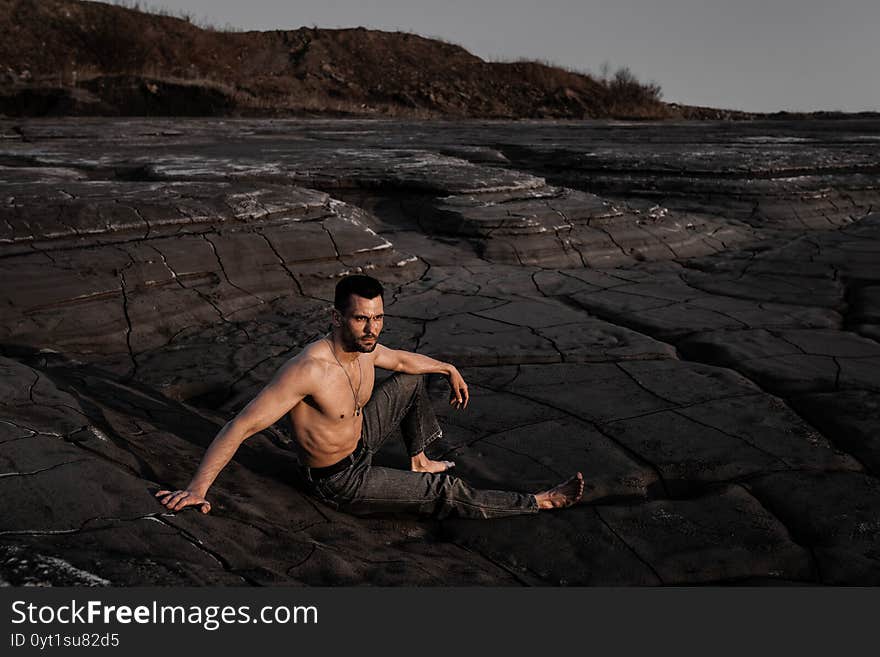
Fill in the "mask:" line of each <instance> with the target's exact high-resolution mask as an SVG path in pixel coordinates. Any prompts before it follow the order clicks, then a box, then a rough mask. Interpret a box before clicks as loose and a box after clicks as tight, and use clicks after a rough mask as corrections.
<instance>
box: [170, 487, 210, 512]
mask: <svg viewBox="0 0 880 657" xmlns="http://www.w3.org/2000/svg"><path fill="white" fill-rule="evenodd" d="M156 497H157V498H159V502H161V503H162V504H164V505H165V506H166V507H167V508H168V509H169V510H170V511H180V510H182V509H185V508H186V507H188V506H201V507H202V513H208V512H209V511H210V510H211V503H210V502H209V501H208V500H206V499H205V498H204V497H202V496H201V495H199V494H198V493H194V492H192V491H191V490H175V491H171V490H160V491H159V492H158V493H156Z"/></svg>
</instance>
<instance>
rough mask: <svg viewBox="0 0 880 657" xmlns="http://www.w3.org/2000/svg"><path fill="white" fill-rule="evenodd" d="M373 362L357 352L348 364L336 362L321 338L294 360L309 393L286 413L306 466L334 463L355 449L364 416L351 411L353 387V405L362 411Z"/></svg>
mask: <svg viewBox="0 0 880 657" xmlns="http://www.w3.org/2000/svg"><path fill="white" fill-rule="evenodd" d="M374 360H375V359H374V356H373V354H370V353H359V354H358V357H357V358H356V359H355V360H354V361H352V362H351V363H348V362H347V361H346V359H343V360H342V361H341V362H337V361H336V359H335V358H334V357H333V352H332V351H331V348H330V342H329V341H328V340H327V339H323V338H322V339H320V340H318V341H317V342H313V343H311V344H310V345H308V346H307V347H306V348H305V349H303V351H301V352H300V353H299V354H298V355H297V356H296V357H294V358H293V359H292V363H291V364H293V363H296V364H297V366H298V367H300V368H302V371H303V374H304V376H307V377H308V380H309V382H310V385H309V394H307V395H306V396H305V397H304V398H303V399H302V401H300V402H299V403H298V404H296V405H295V406H294V407H293V408H291V409H290V412H289V417H290V421H291V424H292V425H293V431H294V434H295V436H296V440H297V443H298V448H299V451H300V457H301V458H303V460H304V461H305V463H306V464H307V465H309V466H310V467H324V466H327V465H331V464H333V463H336V462H337V461H339V460H341V459H343V458H345V457H346V456H348V455H349V454H350V453H351V452H352V451H354V449H355V447H356V446H357V441H358V439H359V438H360V435H361V427H362V425H363V415H362V414H356V413H355V397H354V394H353V391H352V388H354V391H358V389H359V394H358V400H357V405H358V407H361V408H362V407H363V406H364V404H366V403H367V400H369V398H370V395H371V394H372V392H373V384H374V383H375V379H376V377H375V366H374ZM343 368H344V370H343ZM346 372H347V373H348V378H346V374H345V373H346ZM349 381H350V382H349Z"/></svg>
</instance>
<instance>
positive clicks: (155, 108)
mask: <svg viewBox="0 0 880 657" xmlns="http://www.w3.org/2000/svg"><path fill="white" fill-rule="evenodd" d="M135 7H136V5H132V6H130V7H121V6H112V5H107V4H101V3H95V2H80V1H77V0H40V1H37V0H0V30H2V32H3V34H5V35H8V37H7V38H5V39H4V40H3V42H2V43H0V76H2V81H0V112H2V113H5V114H7V115H45V114H50V115H52V114H54V115H58V114H98V115H102V114H103V115H181V114H182V115H302V114H328V113H329V114H347V115H367V116H370V115H378V116H406V117H423V118H430V117H450V118H456V117H475V118H476V117H479V118H578V119H579V118H602V117H617V118H671V117H675V116H681V112H680V110H679V109H677V108H673V107H671V106H670V105H667V104H666V103H663V102H662V101H661V91H660V88H659V86H658V85H656V84H642V83H641V82H639V81H638V80H637V79H636V77H635V76H634V75H633V74H632V73H631V72H630V71H629V70H628V69H625V68H624V69H620V70H619V71H618V72H617V73H616V74H615V75H613V76H607V77H605V78H602V79H596V78H594V77H592V76H589V75H585V74H581V73H577V72H572V71H567V70H564V69H562V68H558V67H554V66H551V65H548V64H545V63H539V62H510V63H498V62H485V61H483V60H482V59H480V58H479V57H476V56H474V55H472V54H470V53H469V52H467V51H466V50H464V49H463V48H461V47H459V46H456V45H454V44H450V43H445V42H443V41H438V40H435V39H426V38H423V37H420V36H418V35H415V34H410V33H401V32H381V31H376V30H366V29H363V28H355V29H339V30H325V29H315V28H299V29H296V30H275V31H268V32H240V31H230V30H224V31H221V30H217V29H214V28H211V27H210V26H206V27H200V26H198V25H196V24H194V23H193V20H192V17H186V16H185V17H183V18H180V17H175V16H170V15H163V14H161V13H145V12H143V11H139V10H138V9H137V8H135Z"/></svg>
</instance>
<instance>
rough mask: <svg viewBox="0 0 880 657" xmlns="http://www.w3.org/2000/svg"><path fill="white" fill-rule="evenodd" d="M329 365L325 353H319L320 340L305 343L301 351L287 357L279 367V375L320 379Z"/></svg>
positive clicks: (308, 379) (304, 380) (311, 379)
mask: <svg viewBox="0 0 880 657" xmlns="http://www.w3.org/2000/svg"><path fill="white" fill-rule="evenodd" d="M330 365H331V363H330V361H329V359H328V358H326V354H322V353H321V349H320V341H318V342H313V343H311V344H309V345H307V346H306V347H305V348H304V349H303V350H302V351H300V352H299V353H298V354H296V355H295V356H293V357H291V358H289V359H288V360H287V361H286V362H285V363H284V364H283V365H282V366H281V367H280V368H279V369H278V374H279V377H282V378H297V379H301V380H303V382H308V381H320V380H321V379H322V378H323V377H325V376H326V374H327V368H328V367H329V366H330Z"/></svg>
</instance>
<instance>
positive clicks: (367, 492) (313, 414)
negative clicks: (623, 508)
mask: <svg viewBox="0 0 880 657" xmlns="http://www.w3.org/2000/svg"><path fill="white" fill-rule="evenodd" d="M382 296H383V289H382V285H381V284H380V283H379V281H377V280H376V279H374V278H371V277H369V276H360V275H358V276H349V277H347V278H344V279H342V280H341V281H340V282H339V284H338V285H337V286H336V297H335V300H334V310H333V318H332V321H333V329H332V331H331V333H330V334H329V335H327V336H325V337H323V338H321V339H319V340H317V341H315V342H312V343H311V344H309V345H308V346H306V348H305V349H303V350H302V351H301V352H300V353H299V354H298V355H297V356H295V357H294V358H292V359H290V360H289V361H288V362H287V363H286V364H285V365H283V366H282V367H281V369H280V370H279V371H278V373H277V374H276V375H275V377H274V378H273V379H272V381H271V382H270V383H269V384H268V385H267V386H266V387H265V388H264V389H263V390H262V391H261V392H260V393H259V394H258V395H257V396H256V397H255V398H254V399H253V400H252V401H251V402H250V403H249V404H248V405H247V406H246V407H245V408H244V409H243V410H242V411H241V412H240V413H239V414H238V415H237V416H236V417H235V418H234V419H232V420H231V421H230V422H228V423H227V424H226V425H225V426H224V427H223V429H221V430H220V432H219V433H218V434H217V437H216V438H214V441H213V442H212V443H211V445H210V446H209V447H208V450H207V452H206V453H205V455H204V457H203V458H202V462H201V463H200V464H199V467H198V469H197V470H196V473H195V475H194V476H193V478H192V481H190V483H189V485H188V486H187V487H186V489H185V490H176V491H170V490H160V491H159V492H158V493H156V497H158V498H159V500H160V502H161V503H162V504H164V505H165V506H166V507H167V508H168V509H170V510H172V511H180V510H181V509H184V508H185V507H187V506H199V507H201V510H202V513H208V512H209V511H210V510H211V503H210V502H209V501H208V500H207V499H206V498H205V496H206V495H207V493H208V488H210V486H211V484H212V483H213V482H214V480H215V479H216V478H217V475H218V474H220V471H221V470H222V469H223V467H224V466H225V465H226V464H227V463H229V460H230V459H231V458H232V456H233V455H234V454H235V452H236V450H237V449H238V446H239V445H241V443H242V442H243V441H244V440H245V439H247V438H249V437H250V436H252V435H254V434H255V433H258V432H260V431H262V430H263V429H265V428H267V427H269V426H270V425H271V424H273V423H274V422H276V421H277V420H278V419H279V418H281V417H282V416H283V415H284V414H285V413H290V420H291V423H292V424H293V429H294V433H295V435H296V440H297V443H298V444H297V447H298V450H299V457H300V462H301V464H302V465H301V471H302V474H303V478H304V480H305V481H306V483H307V486H308V488H309V492H310V493H311V494H312V495H314V496H316V497H318V498H319V499H320V500H321V501H323V502H324V503H326V504H328V505H329V506H331V507H333V508H336V509H340V510H343V511H347V512H349V513H353V514H363V513H375V512H382V511H384V512H396V511H409V512H415V513H419V514H423V515H433V516H435V517H440V518H442V517H446V516H449V515H458V516H461V517H467V518H496V517H501V516H508V515H514V514H520V513H536V512H537V511H538V510H540V509H555V508H561V507H566V506H571V505H572V504H574V503H575V502H577V501H578V500H579V499H580V498H581V495H582V494H583V490H584V479H583V476H582V475H581V473H580V472H578V473H576V474H575V475H574V476H573V477H571V478H570V479H568V480H567V481H565V482H563V483H561V484H559V485H558V486H556V487H554V488H551V489H549V490H545V491H542V492H539V493H535V494H524V493H517V492H511V491H497V490H478V489H475V488H473V487H471V486H470V485H468V484H467V483H465V482H464V481H462V480H461V479H459V478H458V477H453V476H451V475H449V474H447V473H446V471H447V470H449V469H450V468H452V467H453V466H454V464H453V463H452V462H450V461H434V460H431V459H429V458H428V457H427V456H426V455H425V448H426V447H427V446H428V445H429V444H430V442H431V441H432V440H434V439H436V438H438V437H440V436H441V435H442V432H441V430H440V426H439V425H438V424H437V419H436V417H435V416H434V412H433V409H432V408H431V404H430V401H429V399H428V395H427V392H426V390H425V384H424V377H423V376H422V375H424V374H444V375H445V376H446V377H447V378H448V381H449V387H450V389H451V394H450V404H452V405H453V406H454V407H456V408H460V409H463V408H465V407H467V404H468V399H469V397H468V387H467V384H466V383H465V381H464V379H463V378H462V376H461V374H460V373H459V371H458V370H457V369H456V368H455V367H454V366H453V365H450V364H449V363H443V362H440V361H438V360H435V359H433V358H430V357H428V356H424V355H422V354H417V353H413V352H409V351H401V350H395V349H388V348H387V347H384V346H383V345H380V344H379V343H378V338H379V333H380V332H381V331H382V323H383V320H384V306H383V299H382ZM376 367H381V368H383V369H386V370H393V371H394V372H397V374H394V375H392V376H391V377H389V378H388V379H386V380H385V381H383V382H382V383H380V384H379V385H378V386H376V388H375V390H374V389H373V388H374V382H375V368H376ZM397 427H400V429H401V433H402V435H403V439H404V442H405V443H406V446H407V449H408V453H409V455H410V458H411V463H410V470H409V471H407V470H398V469H393V468H384V467H379V466H374V465H372V458H373V455H374V454H375V453H376V451H377V450H378V449H379V447H380V446H381V444H382V442H383V441H384V440H385V438H387V437H388V435H390V434H391V433H392V432H393V430H394V429H395V428H397Z"/></svg>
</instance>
